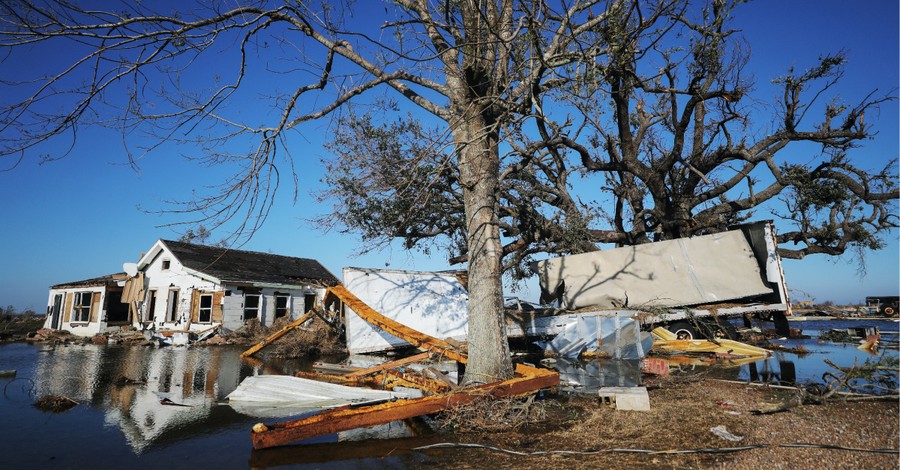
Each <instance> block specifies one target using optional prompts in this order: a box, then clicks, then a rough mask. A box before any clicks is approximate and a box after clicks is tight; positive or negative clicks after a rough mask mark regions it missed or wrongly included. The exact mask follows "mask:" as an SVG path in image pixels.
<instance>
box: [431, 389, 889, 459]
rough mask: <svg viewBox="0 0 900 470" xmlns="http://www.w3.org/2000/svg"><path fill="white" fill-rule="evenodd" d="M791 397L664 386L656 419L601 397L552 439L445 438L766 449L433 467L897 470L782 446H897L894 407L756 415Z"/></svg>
mask: <svg viewBox="0 0 900 470" xmlns="http://www.w3.org/2000/svg"><path fill="white" fill-rule="evenodd" d="M794 395H795V392H794V391H790V390H787V391H784V390H773V389H768V388H763V387H749V386H746V385H741V384H730V383H723V382H718V381H715V380H709V379H707V380H701V381H693V382H691V381H687V382H685V381H663V382H661V383H659V385H658V388H655V389H653V390H651V391H650V406H651V411H648V412H639V411H617V410H615V409H612V408H610V407H608V406H601V405H599V404H598V400H597V399H596V398H595V397H583V396H582V397H572V398H571V399H570V400H569V401H568V402H566V401H565V400H564V399H563V400H561V401H562V402H563V405H562V407H561V408H560V410H559V411H561V413H556V415H557V416H556V417H557V418H560V421H558V422H557V425H556V427H555V429H551V430H547V429H546V428H537V427H534V426H524V427H522V428H521V429H519V430H518V431H509V432H485V433H481V434H462V435H459V436H447V440H448V441H459V442H470V443H478V444H484V445H493V446H497V447H503V448H509V449H514V450H517V451H524V452H531V451H549V450H603V449H652V450H659V451H664V450H679V449H681V450H683V449H700V448H723V447H734V446H740V445H760V444H762V445H767V446H770V447H768V448H765V449H754V450H747V451H741V452H737V453H729V454H680V455H676V454H651V455H639V454H609V453H607V454H594V455H559V454H555V455H540V456H514V455H508V454H501V453H497V452H492V451H489V450H484V449H450V450H446V451H440V452H434V453H431V451H429V452H430V455H431V456H432V458H433V459H434V460H433V461H432V462H429V465H431V464H433V465H434V466H436V467H450V466H452V467H454V468H485V467H487V468H491V469H492V470H493V469H500V468H550V467H557V468H603V467H609V468H729V469H732V468H738V469H743V468H747V469H757V468H818V467H822V466H823V465H827V466H829V467H836V468H852V467H860V468H897V463H898V457H897V455H896V454H874V453H866V452H853V451H844V450H833V449H832V450H829V449H819V448H809V449H795V448H783V447H777V446H778V445H779V444H788V443H797V442H809V443H816V444H835V445H843V446H848V447H857V448H867V449H872V448H889V449H897V448H898V446H900V426H898V419H897V416H898V411H900V406H898V403H897V402H896V400H895V401H875V402H842V401H831V402H829V403H827V404H824V405H804V406H800V407H797V408H793V409H791V410H790V411H787V412H783V413H777V414H771V415H760V416H756V415H753V414H752V413H751V412H752V411H753V410H757V409H760V408H763V407H765V406H766V405H767V404H778V403H784V402H785V401H787V400H790V399H791V398H792V397H793V396H794ZM720 425H724V426H725V427H726V428H727V430H728V431H729V432H731V433H733V434H735V435H738V436H744V438H743V440H741V441H740V442H730V441H726V440H724V439H722V438H720V437H718V436H716V435H715V434H713V433H712V432H711V431H710V429H711V428H713V427H716V426H720Z"/></svg>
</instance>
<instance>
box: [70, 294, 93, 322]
mask: <svg viewBox="0 0 900 470" xmlns="http://www.w3.org/2000/svg"><path fill="white" fill-rule="evenodd" d="M91 299H93V293H92V292H76V293H75V301H74V302H73V303H72V322H89V321H91Z"/></svg>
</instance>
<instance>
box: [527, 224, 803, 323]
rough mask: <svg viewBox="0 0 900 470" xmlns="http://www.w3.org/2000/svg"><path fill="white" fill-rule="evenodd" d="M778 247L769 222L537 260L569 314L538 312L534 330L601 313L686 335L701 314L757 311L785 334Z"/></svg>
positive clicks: (786, 309) (549, 292)
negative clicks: (543, 314) (546, 315)
mask: <svg viewBox="0 0 900 470" xmlns="http://www.w3.org/2000/svg"><path fill="white" fill-rule="evenodd" d="M777 248H778V246H777V242H776V237H775V228H774V226H773V225H772V223H771V221H764V222H756V223H750V224H745V225H740V226H737V227H735V228H734V229H733V230H729V231H725V232H721V233H716V234H711V235H703V236H697V237H691V238H681V239H676V240H668V241H662V242H656V243H648V244H644V245H636V246H630V247H623V248H614V249H610V250H602V251H596V252H592V253H584V254H578V255H572V256H563V257H559V258H552V259H548V260H544V261H539V262H536V263H534V264H533V265H532V268H533V269H534V271H535V272H536V273H537V274H538V276H539V279H540V284H541V290H542V300H548V301H556V302H558V303H559V305H560V306H561V307H562V308H563V309H564V310H565V311H568V312H570V313H569V314H565V315H555V316H554V317H552V318H549V319H548V318H537V317H536V318H535V319H534V322H535V323H534V325H533V329H532V330H533V331H534V332H537V331H546V332H548V333H552V332H553V330H554V329H555V328H558V327H561V326H562V325H564V324H568V323H569V321H570V320H569V319H568V318H567V317H571V316H572V315H585V314H588V313H593V312H598V313H599V312H604V313H605V314H614V313H615V314H620V315H621V314H625V315H631V316H633V318H635V319H637V320H638V321H640V322H641V324H643V325H657V324H667V325H669V326H670V329H672V330H673V331H675V332H676V333H678V334H679V335H680V336H683V337H686V336H694V335H695V334H697V333H698V332H697V331H696V328H695V326H696V323H697V322H696V320H697V319H702V318H710V317H713V318H715V319H718V318H719V317H726V316H734V315H745V314H756V315H759V316H761V317H763V318H765V319H770V320H773V321H775V325H776V329H778V330H779V331H780V332H782V333H784V334H786V333H787V321H786V318H785V315H786V314H790V308H791V307H790V300H789V298H788V291H787V285H786V284H785V280H784V271H783V269H782V266H781V257H780V256H779V255H778V252H777ZM576 311H577V313H574V312H576ZM689 320H690V321H689ZM526 333H527V332H526Z"/></svg>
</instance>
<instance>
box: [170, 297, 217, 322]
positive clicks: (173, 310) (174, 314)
mask: <svg viewBox="0 0 900 470" xmlns="http://www.w3.org/2000/svg"><path fill="white" fill-rule="evenodd" d="M179 297H181V289H169V295H168V297H167V298H166V321H167V322H171V323H174V322H176V321H178V302H179V300H181V299H179ZM173 299H174V301H173ZM211 317H212V315H210V318H211ZM198 318H199V314H198Z"/></svg>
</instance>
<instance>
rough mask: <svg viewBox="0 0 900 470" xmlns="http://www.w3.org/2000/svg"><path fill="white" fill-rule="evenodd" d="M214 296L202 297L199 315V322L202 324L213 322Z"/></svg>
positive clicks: (206, 295) (204, 295) (203, 295)
mask: <svg viewBox="0 0 900 470" xmlns="http://www.w3.org/2000/svg"><path fill="white" fill-rule="evenodd" d="M212 303H213V296H212V294H201V295H200V311H199V312H198V315H197V321H199V322H200V323H209V322H210V321H212Z"/></svg>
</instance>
